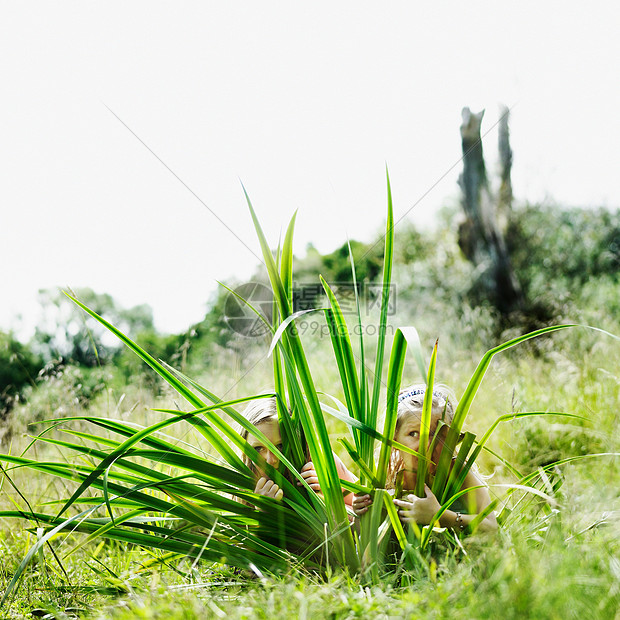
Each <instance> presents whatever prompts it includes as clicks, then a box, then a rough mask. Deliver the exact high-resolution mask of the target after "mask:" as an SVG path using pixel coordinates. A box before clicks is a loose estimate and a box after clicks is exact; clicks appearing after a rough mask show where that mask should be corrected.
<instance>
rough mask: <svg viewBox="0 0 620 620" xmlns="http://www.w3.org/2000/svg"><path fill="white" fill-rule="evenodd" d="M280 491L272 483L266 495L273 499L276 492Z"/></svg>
mask: <svg viewBox="0 0 620 620" xmlns="http://www.w3.org/2000/svg"><path fill="white" fill-rule="evenodd" d="M279 490H280V487H279V486H278V485H277V484H276V483H275V482H274V483H272V485H271V487H270V488H269V492H268V493H267V495H268V496H269V497H274V498H275V496H276V495H277V494H278V491H279Z"/></svg>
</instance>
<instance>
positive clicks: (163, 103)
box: [0, 0, 620, 331]
mask: <svg viewBox="0 0 620 620" xmlns="http://www.w3.org/2000/svg"><path fill="white" fill-rule="evenodd" d="M438 4H440V3H432V4H431V3H425V4H424V6H423V3H414V2H390V3H383V4H380V3H376V2H372V3H371V2H360V1H355V2H351V1H347V2H333V1H332V2H317V1H315V2H311V3H303V4H302V3H292V2H271V1H264V0H263V1H262V2H256V1H253V2H249V1H247V2H226V3H225V2H175V3H171V2H105V3H103V2H101V3H95V2H84V1H79V2H77V1H76V2H46V3H28V2H19V3H13V4H12V5H11V4H9V3H3V4H2V8H0V58H1V59H2V60H0V68H1V73H0V75H1V79H2V86H3V88H2V97H1V98H0V112H1V114H0V199H1V211H0V212H1V220H0V234H1V243H0V264H1V265H2V272H3V282H2V284H3V286H2V288H1V291H2V293H1V297H0V329H9V328H13V329H16V330H18V331H19V330H20V329H21V330H23V329H24V327H27V326H28V325H30V324H32V321H34V320H36V317H37V315H38V306H37V303H36V291H37V290H38V289H39V288H47V287H53V286H71V287H73V288H76V287H80V286H90V287H91V288H93V289H95V290H96V291H98V292H107V293H110V294H112V295H113V296H114V297H115V298H116V299H117V300H118V301H119V302H121V303H122V304H123V305H125V306H130V305H134V304H139V303H148V304H150V305H151V306H152V307H153V309H154V313H155V319H156V324H157V326H158V327H159V328H160V329H162V330H166V331H180V330H182V329H184V328H186V327H187V326H188V325H189V324H190V323H192V322H195V321H198V320H200V319H201V318H202V317H203V316H204V312H205V309H206V305H205V304H206V301H207V299H208V298H209V296H210V294H211V293H212V292H213V290H214V289H215V286H216V285H215V280H216V279H220V280H222V279H226V278H229V277H231V276H233V275H234V276H236V277H238V278H244V277H247V276H248V275H249V274H250V273H251V272H252V270H253V268H254V266H255V265H256V263H257V261H256V258H255V257H254V256H253V255H252V254H251V253H250V251H249V250H248V249H247V248H246V247H244V245H243V244H242V243H241V242H240V241H239V240H238V239H236V238H235V237H234V236H233V234H231V232H230V231H229V230H227V228H226V227H225V226H224V225H222V224H221V223H220V222H219V221H218V220H217V219H216V218H215V217H214V215H212V213H210V212H209V210H208V209H207V208H205V206H203V205H202V204H200V202H199V201H198V200H197V199H196V198H195V197H194V196H193V195H192V194H191V193H190V192H189V191H188V190H187V189H186V188H185V187H184V186H183V185H182V184H181V183H180V182H179V181H178V180H177V179H176V178H174V177H173V176H172V175H171V174H170V172H169V171H168V170H166V168H164V166H163V165H162V164H161V163H160V162H159V161H158V160H157V159H155V157H154V156H153V155H152V154H151V153H150V152H149V151H148V150H147V149H146V148H145V147H144V146H143V145H142V144H141V143H140V142H139V141H138V140H137V139H136V138H135V137H134V136H133V135H132V134H131V133H130V132H129V131H128V130H127V129H126V128H125V127H124V126H123V125H122V124H121V123H120V122H119V121H118V120H117V119H116V118H115V117H114V116H113V115H112V114H111V113H110V111H108V109H107V108H106V106H108V107H109V108H110V109H111V110H113V111H114V113H115V114H117V115H118V116H119V117H120V118H121V119H122V121H123V122H124V123H126V124H127V125H128V126H129V127H130V128H131V130H132V131H133V132H135V133H136V134H137V135H138V136H139V137H140V138H141V139H142V140H143V141H144V142H145V143H146V144H147V145H149V147H150V148H151V149H153V151H154V152H155V153H156V154H157V156H158V157H160V158H161V159H162V160H163V161H164V162H165V163H166V164H167V165H168V166H169V167H170V168H171V169H172V170H174V172H175V173H176V174H177V175H178V176H179V177H180V178H181V179H182V180H183V181H184V182H185V183H186V184H187V185H188V186H189V187H190V188H191V189H192V190H193V191H194V192H195V193H196V194H197V195H198V196H199V197H200V198H201V199H202V200H203V201H204V202H205V203H206V204H207V205H208V206H209V208H210V209H211V210H212V211H213V212H215V213H216V214H217V215H218V216H219V217H220V218H221V219H222V220H223V221H224V222H225V223H226V225H227V226H228V227H229V228H231V229H233V230H234V231H235V233H236V235H238V236H239V237H240V238H241V239H242V240H243V241H244V243H245V244H247V245H248V246H249V247H250V248H252V250H253V251H254V252H256V254H259V248H258V243H257V241H256V238H255V235H254V232H253V229H252V226H251V222H250V218H249V215H248V213H247V208H246V206H245V201H244V198H243V193H242V191H241V187H240V183H239V180H240V179H241V180H242V181H243V183H244V184H245V186H246V188H247V190H248V192H249V193H250V196H251V197H252V200H253V203H254V205H255V208H256V209H257V211H258V213H259V217H260V218H261V219H262V220H263V223H264V227H265V229H266V232H267V234H268V236H269V237H270V240H271V241H272V243H273V244H274V245H275V244H276V243H277V238H278V235H279V231H280V228H281V227H285V226H286V224H287V222H288V220H289V218H290V216H291V215H292V213H293V211H294V210H295V209H298V210H299V214H298V219H297V237H296V250H297V252H298V253H300V254H303V252H304V248H305V246H306V244H307V243H308V242H313V243H314V244H315V245H316V246H317V247H318V248H319V249H321V250H323V251H328V250H332V249H334V248H335V247H336V246H337V245H339V244H341V243H342V242H344V240H345V239H346V236H347V235H349V236H350V237H354V238H361V239H369V238H370V237H371V236H372V235H373V234H374V233H375V232H376V231H377V230H378V229H379V228H380V226H381V225H382V221H383V218H384V212H385V175H384V166H385V163H386V162H387V164H388V166H389V168H390V176H391V180H392V187H393V194H394V200H395V211H396V215H397V217H399V216H400V215H402V214H404V213H405V212H406V211H408V210H409V209H410V208H411V207H412V205H414V204H415V203H416V202H417V201H418V199H419V198H420V197H421V196H423V195H424V194H425V193H426V192H427V190H429V189H430V188H431V187H433V186H434V188H433V190H432V191H430V192H429V193H428V194H427V195H426V196H425V197H424V198H423V200H421V201H420V202H419V204H417V205H416V206H415V208H414V209H413V210H412V211H411V213H410V217H413V218H414V219H415V220H416V221H418V222H424V223H427V222H429V221H430V220H432V216H433V214H434V213H435V212H436V210H437V209H438V208H439V207H440V206H441V205H442V204H445V203H446V201H453V200H454V197H455V196H456V195H457V187H456V179H457V177H458V173H459V171H460V166H458V165H457V166H456V167H454V168H453V169H452V170H451V171H450V172H448V171H449V170H450V168H451V167H452V166H454V164H455V163H456V162H457V161H458V159H459V157H460V137H459V125H460V112H461V108H462V107H463V106H469V107H470V108H472V110H474V111H478V110H479V109H482V108H486V110H487V112H486V116H485V122H484V125H483V131H487V130H489V129H490V132H489V134H488V136H487V138H486V141H485V148H486V154H487V161H488V163H492V162H493V161H495V152H496V143H497V132H496V130H493V129H491V128H492V126H493V124H494V123H495V122H496V121H497V118H498V104H499V103H500V102H503V103H505V104H507V105H509V106H513V105H514V106H515V108H514V110H513V115H512V122H511V137H512V147H513V151H514V170H513V185H514V189H515V194H516V195H517V198H519V199H528V200H532V201H535V200H550V199H553V200H554V201H556V202H559V203H566V204H571V205H607V206H609V207H617V206H618V205H620V182H619V181H618V176H619V169H620V166H619V163H620V162H619V160H620V157H619V156H618V149H619V148H620V147H619V146H618V145H619V144H620V122H619V117H620V81H619V79H618V75H620V71H619V60H620V37H619V36H618V29H619V26H620V21H619V20H618V9H617V8H616V6H615V3H604V2H590V3H588V4H587V5H586V4H583V3H582V4H579V5H577V4H573V5H570V6H569V5H568V4H567V3H565V2H562V3H560V2H546V3H540V2H523V1H521V2H518V3H517V2H513V3H498V2H473V3H465V2H462V1H453V2H444V3H441V5H440V6H437V5H438ZM425 6H426V7H428V8H424V7H425ZM571 6H572V7H573V8H571ZM575 7H577V8H575ZM446 172H447V173H448V174H445V173H446ZM444 175H445V176H444ZM442 177H443V178H442ZM440 179H442V180H441V181H439V180H440ZM437 181H439V183H437ZM436 183H437V184H436ZM435 184H436V185H435ZM397 234H398V232H397ZM18 314H21V315H23V317H24V318H23V320H22V321H21V322H20V321H19V320H18V319H17V318H16V316H17V315H18Z"/></svg>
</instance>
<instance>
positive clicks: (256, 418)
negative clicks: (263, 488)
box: [239, 397, 278, 476]
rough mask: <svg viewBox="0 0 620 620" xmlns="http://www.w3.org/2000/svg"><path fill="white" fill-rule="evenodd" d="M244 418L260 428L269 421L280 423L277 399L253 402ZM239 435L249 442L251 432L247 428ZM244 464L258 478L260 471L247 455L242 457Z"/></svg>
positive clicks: (261, 399) (247, 408) (244, 413)
mask: <svg viewBox="0 0 620 620" xmlns="http://www.w3.org/2000/svg"><path fill="white" fill-rule="evenodd" d="M243 417H244V418H245V419H246V420H247V421H248V422H249V423H250V424H253V425H254V426H258V425H259V424H262V423H263V422H267V421H268V420H269V421H271V420H274V421H275V422H278V408H277V406H276V399H275V398H273V397H272V398H260V399H258V400H253V401H251V402H250V404H249V405H248V406H247V407H246V408H245V410H244V411H243ZM239 435H241V437H242V438H243V439H244V440H245V441H247V440H248V435H249V432H248V430H247V429H245V428H241V430H240V431H239ZM241 458H242V460H243V462H244V463H245V464H246V465H247V466H248V467H249V468H250V470H251V472H252V473H253V474H254V475H255V476H258V470H257V469H256V465H255V464H254V463H253V462H252V461H251V460H250V459H249V458H248V457H247V456H246V455H245V454H243V455H242V456H241Z"/></svg>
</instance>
